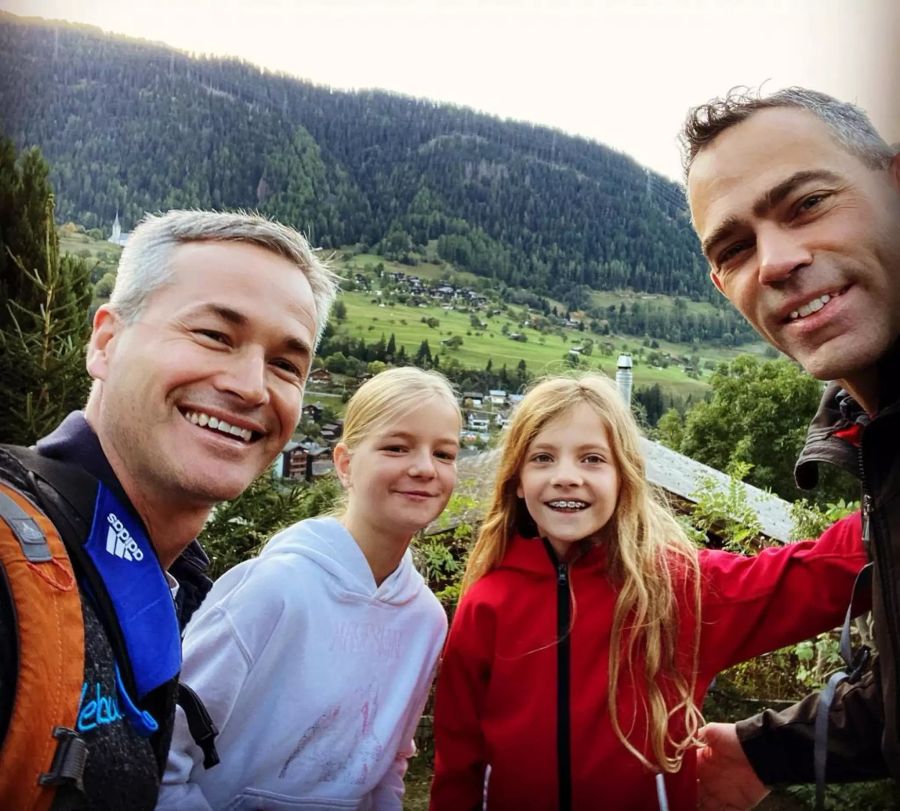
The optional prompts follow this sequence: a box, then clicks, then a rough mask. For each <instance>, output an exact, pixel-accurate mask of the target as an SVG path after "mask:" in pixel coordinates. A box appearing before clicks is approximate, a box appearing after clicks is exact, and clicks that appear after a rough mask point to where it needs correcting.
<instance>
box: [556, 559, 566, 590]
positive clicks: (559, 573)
mask: <svg viewBox="0 0 900 811" xmlns="http://www.w3.org/2000/svg"><path fill="white" fill-rule="evenodd" d="M568 580H569V567H568V565H567V564H565V563H557V564H556V582H557V583H558V584H559V585H560V586H565V585H566V583H567V582H568Z"/></svg>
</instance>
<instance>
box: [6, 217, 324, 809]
mask: <svg viewBox="0 0 900 811" xmlns="http://www.w3.org/2000/svg"><path fill="white" fill-rule="evenodd" d="M335 292H336V284H335V277H334V275H333V274H332V273H331V271H330V270H329V269H328V268H327V267H326V266H325V264H324V263H323V262H321V261H320V260H319V259H318V258H317V257H316V256H315V254H314V253H313V252H312V251H311V250H310V247H309V245H308V244H307V243H306V240H304V239H303V237H302V236H301V235H300V234H298V233H297V232H296V231H294V230H292V229H290V228H287V227H285V226H283V225H280V224H278V223H275V222H272V221H269V220H266V219H264V218H262V217H259V216H257V215H252V214H244V213H217V212H204V211H171V212H169V213H168V214H165V215H162V216H150V217H147V218H146V219H145V220H144V221H143V222H142V223H141V224H140V225H138V227H137V228H136V229H135V230H134V232H133V234H132V236H131V238H130V240H129V242H128V244H127V246H126V247H125V250H124V251H123V253H122V257H121V260H120V263H119V270H118V274H117V278H116V285H115V289H114V290H113V292H112V295H111V297H110V301H109V303H108V304H104V305H102V306H101V307H100V308H99V309H98V310H97V313H96V315H95V316H94V320H93V330H92V333H91V338H90V342H89V344H88V349H87V371H88V373H89V374H90V376H91V377H92V378H93V387H92V389H91V392H90V395H89V397H88V401H87V405H86V407H85V409H84V411H83V412H75V413H73V414H70V415H69V416H68V417H67V418H66V419H65V420H64V421H63V423H62V424H61V425H60V426H59V427H58V428H57V429H56V430H55V431H54V432H53V433H51V434H50V435H49V436H47V437H45V438H43V439H41V440H40V441H38V443H37V445H36V447H35V448H32V449H26V448H16V447H5V448H3V449H2V450H0V485H2V486H3V487H4V488H5V489H4V491H3V492H4V494H6V493H8V494H9V496H10V499H11V500H12V502H16V499H17V498H19V497H24V499H25V500H22V501H18V502H16V503H18V504H19V505H20V507H28V505H29V504H31V505H37V507H38V508H39V509H40V510H41V511H43V513H45V515H46V516H47V518H48V520H49V524H43V523H42V519H41V521H39V522H38V525H39V526H44V527H47V526H49V527H51V528H53V527H55V529H56V531H58V534H59V536H61V540H62V545H61V546H60V549H61V550H62V551H61V552H60V554H58V555H56V556H54V557H55V559H54V560H52V561H51V562H50V564H52V565H54V566H56V567H57V569H58V571H54V573H52V574H53V576H54V577H55V578H57V579H60V578H62V577H64V576H66V577H69V578H70V580H69V582H72V578H74V580H75V582H77V584H78V587H79V588H78V590H77V591H76V592H74V593H75V594H76V595H80V601H79V600H77V597H76V614H75V617H76V620H77V616H78V614H79V613H80V614H81V617H82V619H83V639H84V642H83V645H82V643H81V642H80V631H81V628H80V626H79V628H77V629H76V628H75V627H71V628H68V627H64V628H62V629H61V630H62V631H64V632H65V633H66V636H65V637H60V639H58V640H57V643H58V644H57V647H62V648H66V646H68V650H69V651H70V652H71V657H68V656H62V657H61V659H60V661H61V662H62V664H63V665H65V666H68V664H69V658H71V659H73V660H74V659H75V658H76V657H79V656H81V655H82V654H83V667H82V666H81V664H79V665H78V671H77V672H76V673H75V683H74V689H72V690H71V691H70V692H71V693H72V695H71V696H70V695H68V693H66V688H64V687H62V686H60V685H61V682H60V680H59V679H56V678H55V677H54V674H52V673H49V674H44V676H45V678H39V679H36V680H35V679H33V678H31V676H30V675H29V670H28V668H31V670H34V669H35V668H37V670H38V671H40V669H41V668H42V667H49V665H47V664H45V663H43V662H31V661H27V659H28V654H27V651H26V650H25V649H24V647H23V646H24V642H22V643H20V641H19V640H20V639H24V636H22V637H20V636H19V635H18V634H17V617H18V616H20V615H21V614H22V610H21V609H22V607H23V606H22V605H21V604H19V602H18V601H19V600H21V599H23V598H22V596H21V594H17V593H16V592H15V589H13V588H11V587H10V586H9V584H8V582H7V579H6V578H5V577H0V741H2V742H3V748H2V750H0V807H3V808H32V807H34V808H39V807H40V808H50V807H52V808H54V809H69V808H82V807H89V808H91V809H110V811H112V810H113V809H115V811H120V809H125V808H127V809H129V811H137V810H138V809H152V808H154V807H155V805H156V799H157V794H158V789H159V781H160V775H161V773H162V769H163V768H164V767H165V763H166V755H167V751H168V747H169V743H170V740H171V735H172V724H173V719H174V713H175V702H176V699H177V700H178V701H179V703H181V704H182V705H183V706H185V709H186V711H187V712H188V717H189V718H191V719H192V732H194V731H195V729H194V727H195V728H196V734H197V736H198V742H202V745H203V746H204V747H205V752H206V753H207V761H208V764H209V765H212V764H213V763H214V762H215V753H214V747H212V746H211V745H210V744H211V740H212V738H213V737H214V734H215V733H214V730H213V729H211V725H209V724H206V719H205V718H204V713H203V710H202V705H200V704H199V702H197V701H196V697H192V696H191V694H190V691H189V690H186V689H185V688H184V686H183V685H179V683H178V671H179V669H180V664H181V651H180V629H181V628H182V627H183V626H184V624H185V623H186V622H187V620H188V618H189V616H190V614H191V613H192V611H193V610H194V609H195V608H196V607H197V606H198V605H199V603H200V601H201V600H202V599H203V596H204V595H205V593H206V591H208V589H209V586H210V585H211V584H210V581H209V579H208V578H207V577H206V576H205V574H204V570H205V568H206V564H207V560H206V556H205V555H204V554H203V552H202V550H201V549H200V547H199V546H198V545H197V543H196V541H194V538H195V536H196V535H197V534H198V533H199V532H200V530H201V529H202V527H203V524H204V522H205V521H206V519H207V517H208V516H209V513H210V511H211V509H212V508H213V507H214V506H215V505H216V504H217V503H219V502H221V501H223V500H225V499H232V498H235V497H236V496H238V495H240V494H241V493H242V492H243V491H244V490H245V489H246V488H247V486H248V485H249V484H250V483H251V482H252V481H253V480H254V479H255V478H256V477H257V476H258V475H259V474H260V473H262V472H263V471H264V470H266V469H267V468H268V466H269V465H270V464H271V463H272V461H273V460H274V459H275V457H276V456H277V455H278V453H279V452H280V451H281V449H282V448H283V447H284V445H285V444H286V443H287V441H288V440H289V439H290V437H291V435H292V433H293V431H294V429H295V427H296V425H297V422H298V420H299V416H300V407H301V399H302V396H303V388H304V385H305V383H306V379H307V375H308V373H309V371H310V366H311V363H312V358H313V351H314V349H315V347H316V344H317V342H318V339H319V337H320V336H321V334H322V331H323V329H324V327H325V324H326V321H327V318H328V311H329V308H330V306H331V303H332V301H333V299H334V296H335ZM10 499H7V501H4V502H2V505H4V506H3V510H4V513H3V516H2V517H3V518H4V520H7V523H10V522H12V521H14V519H18V518H21V515H17V516H12V517H10V515H8V513H10V510H12V512H15V510H14V509H13V508H8V505H9V503H11V501H10ZM20 512H21V510H20ZM26 513H27V509H26ZM12 525H13V524H12V523H10V526H12ZM44 535H45V536H46V535H53V533H52V531H50V532H45V533H44ZM51 540H52V539H51ZM48 543H49V541H48ZM23 545H24V544H23ZM30 562H31V564H32V568H33V569H34V571H35V572H36V573H37V574H40V575H41V576H42V577H43V579H44V580H47V579H48V576H49V575H48V572H49V569H46V566H47V565H49V564H44V563H40V562H32V561H30ZM41 566H44V568H45V570H44V571H42V570H41ZM60 572H63V574H60ZM0 574H4V572H3V570H2V567H0ZM79 602H80V610H79V607H78V603H79ZM14 606H15V607H16V608H18V609H19V611H18V613H17V612H16V611H15V610H14ZM24 608H25V609H26V613H27V612H28V611H30V610H31V608H32V606H29V605H25V606H24ZM20 628H21V623H19V629H20ZM63 652H64V653H65V650H64V651H63ZM80 661H81V660H80V659H79V662H80ZM63 669H65V667H64V668H63ZM79 689H80V698H79V697H78V695H77V694H78V692H79ZM42 691H43V692H42ZM60 692H63V693H64V695H62V697H61V700H58V699H60V696H58V695H56V694H57V693H60ZM48 703H56V704H60V705H61V706H62V708H63V709H62V710H61V711H60V717H51V718H48V719H47V721H48V723H47V725H46V728H44V727H43V726H41V725H40V724H37V723H35V720H34V719H33V718H31V717H29V712H28V711H27V709H23V707H25V706H26V705H27V706H38V705H39V706H43V705H46V704H48ZM35 742H36V745H35V746H32V744H35ZM38 750H39V751H41V752H43V753H45V754H44V756H43V757H44V759H43V760H41V759H40V758H38V757H37V756H36V755H34V754H31V752H32V751H38Z"/></svg>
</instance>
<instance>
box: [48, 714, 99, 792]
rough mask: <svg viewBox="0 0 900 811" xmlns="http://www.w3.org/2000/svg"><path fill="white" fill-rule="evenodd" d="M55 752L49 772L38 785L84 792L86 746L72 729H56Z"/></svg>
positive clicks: (54, 734)
mask: <svg viewBox="0 0 900 811" xmlns="http://www.w3.org/2000/svg"><path fill="white" fill-rule="evenodd" d="M53 737H54V738H56V740H57V741H58V743H57V744H56V751H55V752H54V753H53V763H52V764H51V766H50V771H49V772H44V773H43V774H42V775H41V776H40V777H39V778H38V783H40V784H41V785H42V786H74V787H75V788H76V789H78V790H79V791H84V782H83V778H84V765H85V762H86V761H87V752H88V749H87V744H86V743H85V742H84V738H82V737H81V736H80V735H79V734H78V733H77V732H75V730H74V729H69V728H68V727H56V728H55V729H54V730H53Z"/></svg>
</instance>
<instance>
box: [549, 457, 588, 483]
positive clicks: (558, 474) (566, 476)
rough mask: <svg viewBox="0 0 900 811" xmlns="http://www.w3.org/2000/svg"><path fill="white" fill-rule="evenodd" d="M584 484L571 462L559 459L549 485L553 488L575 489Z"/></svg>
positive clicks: (579, 473) (576, 468)
mask: <svg viewBox="0 0 900 811" xmlns="http://www.w3.org/2000/svg"><path fill="white" fill-rule="evenodd" d="M583 483H584V479H583V477H582V475H581V472H580V471H579V470H578V467H577V466H576V464H575V463H574V462H573V461H569V460H566V459H561V460H560V461H559V463H558V464H557V465H556V467H555V468H554V470H553V475H552V476H551V478H550V484H552V485H554V486H555V487H577V486H578V485H580V484H583Z"/></svg>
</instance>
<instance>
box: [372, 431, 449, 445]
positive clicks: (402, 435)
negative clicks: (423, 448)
mask: <svg viewBox="0 0 900 811" xmlns="http://www.w3.org/2000/svg"><path fill="white" fill-rule="evenodd" d="M416 438H417V437H416V435H415V434H412V433H410V432H409V431H388V432H387V433H384V434H382V435H381V440H382V441H384V440H387V439H406V440H413V439H416ZM437 441H438V442H446V443H447V444H448V445H449V444H452V445H459V439H458V438H457V437H455V436H445V437H438V439H437Z"/></svg>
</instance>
